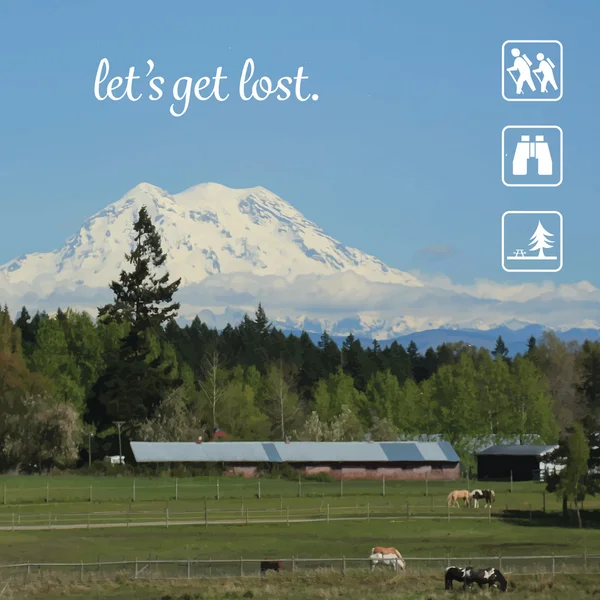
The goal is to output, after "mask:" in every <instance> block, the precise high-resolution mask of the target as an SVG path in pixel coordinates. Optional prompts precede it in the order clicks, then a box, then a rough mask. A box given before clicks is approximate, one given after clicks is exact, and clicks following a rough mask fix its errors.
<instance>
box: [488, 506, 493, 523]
mask: <svg viewBox="0 0 600 600" xmlns="http://www.w3.org/2000/svg"><path fill="white" fill-rule="evenodd" d="M488 521H490V523H491V521H492V505H491V504H489V505H488Z"/></svg>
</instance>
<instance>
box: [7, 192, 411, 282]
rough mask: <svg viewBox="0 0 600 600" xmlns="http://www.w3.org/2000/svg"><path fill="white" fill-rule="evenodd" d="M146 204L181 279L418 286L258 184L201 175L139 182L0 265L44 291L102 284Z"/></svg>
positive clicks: (118, 263) (114, 271) (120, 263)
mask: <svg viewBox="0 0 600 600" xmlns="http://www.w3.org/2000/svg"><path fill="white" fill-rule="evenodd" d="M142 205H146V206H147V208H148V212H149V214H150V216H151V217H152V219H153V221H154V223H155V225H156V226H157V228H158V229H159V231H160V234H161V236H162V240H163V249H164V251H165V252H166V253H167V258H168V263H167V264H168V268H169V271H170V272H171V274H172V275H173V277H174V278H179V277H181V278H182V285H189V284H192V283H198V282H200V281H202V280H204V279H206V278H207V277H210V276H211V275H215V274H232V273H251V274H254V275H277V276H280V277H283V278H285V279H290V278H294V277H296V276H298V275H308V274H310V275H329V274H332V273H339V272H346V271H352V272H354V273H356V274H358V275H361V276H363V277H365V278H366V279H367V280H369V281H381V282H388V283H401V284H403V285H409V286H419V285H421V284H420V282H419V281H418V280H417V279H416V278H415V277H412V276H411V275H408V274H406V273H402V272H401V271H398V270H396V269H390V268H388V267H387V266H386V265H384V264H383V263H382V262H381V261H379V260H377V259H376V258H374V257H372V256H369V255H367V254H365V253H363V252H360V251H359V250H356V249H354V248H348V247H346V246H344V245H343V244H341V243H340V242H338V241H337V240H335V239H333V238H332V237H330V236H328V235H326V234H325V232H324V231H323V230H322V229H321V228H319V227H318V226H317V225H315V224H314V223H312V222H311V221H309V220H308V219H306V218H305V217H304V216H303V215H302V214H301V213H300V212H298V211H297V210H296V209H294V208H293V207H292V206H290V205H289V204H288V203H287V202H285V201H284V200H282V199H281V198H279V197H278V196H276V195H275V194H273V193H272V192H270V191H268V190H266V189H265V188H262V187H256V188H250V189H239V190H235V189H230V188H227V187H225V186H222V185H218V184H216V183H205V184H200V185H197V186H195V187H193V188H190V189H188V190H186V191H184V192H182V193H180V194H175V195H170V194H169V193H168V192H165V191H164V190H162V189H160V188H158V187H156V186H153V185H150V184H148V183H142V184H140V185H138V186H136V187H135V188H133V189H132V190H130V191H129V192H128V193H127V194H125V196H123V198H121V199H120V200H119V201H118V202H115V203H114V204H111V205H110V206H108V207H107V208H105V209H104V210H102V211H100V212H99V213H96V214H95V215H93V216H92V217H91V218H90V219H88V220H87V221H86V222H85V223H84V224H83V226H82V227H81V229H80V230H79V232H78V233H77V235H75V236H73V237H72V238H70V239H68V240H67V242H66V244H65V246H63V248H61V249H60V250H56V251H54V252H50V253H45V254H40V253H36V254H28V255H26V256H23V257H21V258H19V259H17V260H14V261H12V262H11V263H9V264H8V265H5V266H3V267H0V273H1V276H2V277H3V278H4V280H5V282H6V283H7V284H8V285H10V286H17V288H18V287H19V286H20V285H22V284H26V286H27V287H29V285H31V284H33V285H34V286H35V288H36V289H37V290H38V291H41V292H42V293H49V292H51V291H52V290H53V289H55V288H56V286H57V284H58V285H60V284H62V283H66V284H68V285H71V284H77V285H85V286H89V287H92V288H94V287H106V286H107V285H108V284H109V283H110V281H111V280H112V279H114V278H115V277H116V276H117V275H118V272H119V271H120V269H122V268H123V267H124V266H125V260H124V256H125V253H127V252H129V251H130V249H131V247H132V243H133V231H132V224H133V222H134V220H135V219H136V217H137V212H138V210H139V209H140V208H141V206H142Z"/></svg>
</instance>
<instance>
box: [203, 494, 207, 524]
mask: <svg viewBox="0 0 600 600" xmlns="http://www.w3.org/2000/svg"><path fill="white" fill-rule="evenodd" d="M204 527H208V509H207V508H206V496H204Z"/></svg>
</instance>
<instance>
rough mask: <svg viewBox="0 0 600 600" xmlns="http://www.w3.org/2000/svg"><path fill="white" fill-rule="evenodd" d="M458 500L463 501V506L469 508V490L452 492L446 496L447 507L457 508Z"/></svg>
mask: <svg viewBox="0 0 600 600" xmlns="http://www.w3.org/2000/svg"><path fill="white" fill-rule="evenodd" d="M459 500H464V501H465V506H469V505H470V501H471V495H470V494H469V490H454V491H452V492H450V493H449V494H448V506H451V505H454V506H458V501H459Z"/></svg>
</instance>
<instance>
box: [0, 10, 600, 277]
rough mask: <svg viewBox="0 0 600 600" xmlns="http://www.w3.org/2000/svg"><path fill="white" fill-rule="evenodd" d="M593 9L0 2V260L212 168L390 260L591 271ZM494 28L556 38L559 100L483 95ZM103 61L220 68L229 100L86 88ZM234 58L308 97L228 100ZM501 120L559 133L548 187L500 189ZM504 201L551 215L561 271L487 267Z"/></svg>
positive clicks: (198, 70)
mask: <svg viewBox="0 0 600 600" xmlns="http://www.w3.org/2000/svg"><path fill="white" fill-rule="evenodd" d="M599 17H600V5H598V3H597V2H596V1H595V0H581V1H579V2H577V3H576V5H575V3H573V5H572V6H568V5H567V3H565V2H559V1H554V0H553V1H548V0H546V1H529V2H523V1H513V0H507V1H505V2H502V3H499V2H498V3H489V2H486V3H476V2H472V1H455V2H451V3H450V2H446V1H445V0H434V1H430V2H410V3H409V2H402V1H396V0H386V1H373V0H370V1H368V2H367V1H366V0H363V1H361V2H357V1H344V2H342V1H341V0H335V1H331V2H323V1H322V0H320V1H319V0H303V1H302V2H281V1H280V0H279V1H271V0H264V1H261V2H254V3H249V2H242V1H241V0H238V1H222V2H218V3H217V2H210V3H209V2H197V1H188V0H186V1H181V2H178V3H175V4H172V3H167V2H165V1H161V2H158V1H149V0H147V1H144V2H142V1H141V0H135V1H134V0H130V1H129V2H120V1H119V2H117V1H115V0H111V1H106V0H105V1H103V2H96V1H91V0H90V1H88V2H79V1H75V0H72V1H66V0H65V1H59V0H49V1H46V2H41V1H33V0H30V1H26V0H21V1H19V2H16V1H14V0H13V1H12V2H8V1H7V2H3V3H1V4H0V22H1V23H2V25H3V27H2V33H3V35H2V36H1V37H0V53H1V55H2V56H3V60H2V61H0V140H1V142H2V143H1V144H0V215H1V223H2V229H1V231H2V235H1V236H0V264H2V263H5V262H8V261H9V260H10V259H12V258H14V257H16V256H18V255H21V254H24V253H28V252H34V251H37V252H45V251H49V250H52V249H54V248H58V247H60V246H62V244H63V242H64V240H65V238H67V237H68V236H70V235H71V234H73V233H75V232H76V231H77V229H78V228H79V226H80V225H81V223H82V222H83V221H84V219H85V218H86V217H88V216H90V215H91V214H92V213H94V212H96V211H98V210H100V209H101V208H103V207H104V206H106V205H107V204H109V203H111V202H114V201H116V200H118V199H119V198H120V197H121V196H122V195H123V194H125V192H126V191H128V190H129V189H130V188H131V187H133V186H134V185H136V184H137V183H139V182H141V181H148V182H150V183H153V184H155V185H158V186H159V187H162V188H164V189H166V190H168V191H170V192H172V193H177V192H179V191H182V190H183V189H185V188H187V187H190V186H192V185H194V184H197V183H200V182H204V181H215V182H219V183H222V184H225V185H228V186H230V187H250V186H254V185H263V186H265V187H267V188H269V189H271V190H272V191H274V192H275V193H277V194H279V195H280V196H282V197H283V198H285V199H286V200H287V201H289V202H290V203H291V204H293V205H294V206H295V207H296V208H298V209H299V210H300V211H301V212H303V213H304V214H305V216H307V217H308V218H309V219H311V220H313V221H315V222H316V223H318V224H319V225H320V226H322V227H323V228H324V229H325V231H327V232H328V233H329V234H331V235H333V236H334V237H336V238H338V239H339V240H341V241H342V242H344V243H345V244H348V245H351V246H354V247H358V248H360V249H361V250H364V251H366V252H369V253H371V254H374V255H376V256H377V257H378V258H381V259H382V260H384V261H385V262H386V263H387V264H389V265H390V266H393V267H396V268H400V269H403V270H411V269H421V270H423V271H427V272H443V273H445V274H446V275H448V276H449V277H451V279H452V280H453V281H455V282H458V283H465V284H466V283H469V282H472V281H473V280H475V279H478V278H490V279H493V280H496V281H499V282H510V283H518V282H521V281H524V282H525V281H526V282H540V281H543V280H552V281H555V282H575V281H580V280H583V279H587V280H589V281H591V282H592V283H594V284H595V285H600V270H598V268H597V255H598V250H597V244H596V238H597V229H598V220H599V217H600V207H599V203H598V199H597V188H598V185H597V181H596V178H597V177H600V175H599V173H600V170H599V169H598V158H599V157H600V149H599V148H598V142H597V140H598V138H599V129H600V114H599V111H598V109H597V102H598V95H599V92H600V85H599V82H598V60H599V59H600V52H599V50H598V46H597V43H596V42H595V39H597V23H598V22H599ZM507 39H559V40H560V41H561V42H562V43H563V45H564V48H565V50H564V52H565V66H564V79H565V92H564V97H563V98H562V100H560V101H559V102H548V103H516V102H506V101H505V100H503V98H502V96H501V82H500V72H501V46H502V43H503V42H504V41H505V40H507ZM103 57H107V58H108V59H109V60H110V63H111V70H113V69H114V70H115V75H116V74H119V75H125V74H126V73H127V70H128V68H129V67H130V66H132V65H135V66H136V68H137V69H138V70H141V69H143V68H144V67H145V63H146V61H147V60H148V59H152V60H153V61H154V62H155V64H156V68H155V71H156V74H157V75H162V76H163V77H165V79H166V80H167V85H168V84H169V83H171V84H172V83H173V82H174V81H175V80H176V79H177V78H178V77H181V76H184V75H189V76H192V77H194V78H195V79H196V78H199V77H201V76H203V75H211V76H212V75H214V72H215V69H216V68H217V67H218V66H222V67H223V71H224V73H225V74H227V75H228V76H229V77H230V83H231V90H230V91H232V92H233V93H232V97H231V98H230V99H229V100H228V101H227V102H224V103H219V102H215V101H209V102H198V101H195V102H194V101H193V102H192V103H191V105H190V108H189V110H188V112H187V113H186V114H185V115H184V116H183V117H181V118H174V117H172V116H171V115H170V114H169V104H170V100H168V99H167V98H166V97H164V98H163V99H162V100H161V101H158V102H149V101H148V100H147V99H144V100H141V101H140V102H137V103H131V102H126V101H121V102H112V103H110V102H109V101H105V102H98V101H97V100H96V99H95V97H94V93H93V87H94V78H95V74H96V69H97V66H98V63H99V61H100V59H102V58H103ZM248 57H252V58H253V59H254V61H255V63H256V68H257V72H260V74H265V75H269V76H271V77H273V78H278V77H281V76H283V75H294V74H295V73H296V70H297V68H298V66H300V65H303V66H304V69H305V74H306V75H308V76H309V80H308V82H307V83H305V84H304V85H305V86H306V90H307V91H308V92H310V93H318V94H319V96H320V99H319V101H318V102H305V103H300V102H294V101H292V100H289V101H287V102H277V101H276V100H275V99H272V101H266V102H261V103H258V102H246V103H245V102H243V101H241V100H240V99H239V98H236V97H235V95H236V94H235V92H236V85H235V84H236V82H237V78H239V73H240V72H241V69H242V65H243V63H244V61H245V60H246V58H248ZM532 58H533V57H532ZM144 72H145V71H144ZM519 124H527V125H531V124H541V125H558V126H560V127H561V128H562V129H563V131H564V152H565V158H564V181H563V183H562V185H561V186H560V187H558V188H538V189H527V188H508V187H505V186H504V185H503V184H502V181H501V173H500V166H501V165H500V157H501V144H500V140H501V131H502V128H503V127H504V126H505V125H519ZM594 192H596V193H594ZM506 210H558V211H560V212H562V214H563V217H564V236H565V244H564V267H563V269H562V271H561V272H559V273H552V274H537V273H533V274H519V273H506V272H504V271H503V270H502V266H501V260H500V256H501V254H500V231H501V217H502V214H503V213H504V212H505V211H506Z"/></svg>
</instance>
